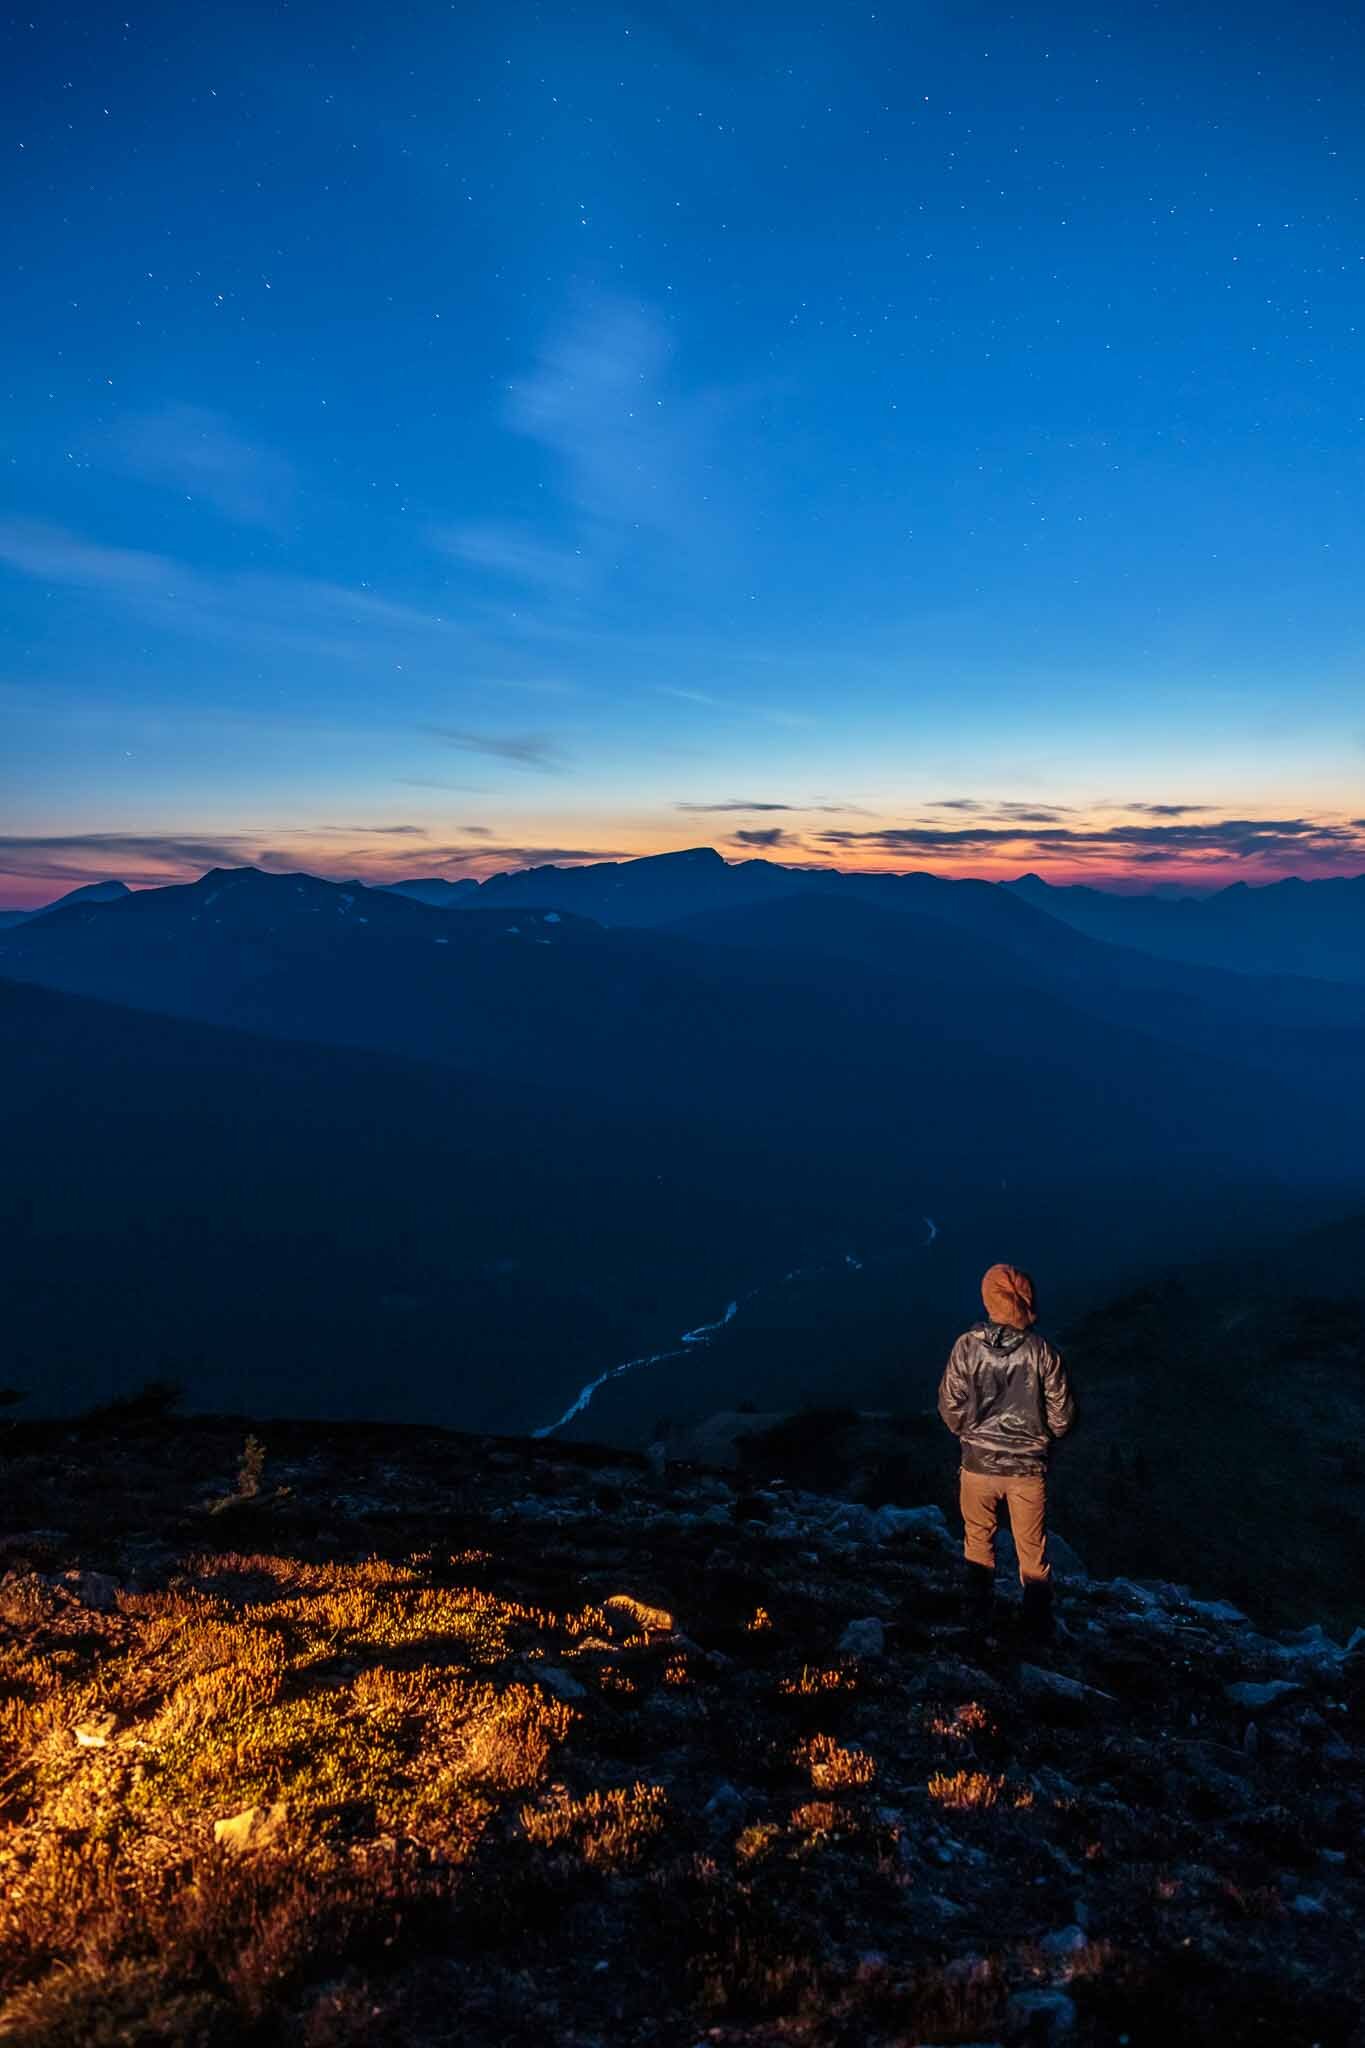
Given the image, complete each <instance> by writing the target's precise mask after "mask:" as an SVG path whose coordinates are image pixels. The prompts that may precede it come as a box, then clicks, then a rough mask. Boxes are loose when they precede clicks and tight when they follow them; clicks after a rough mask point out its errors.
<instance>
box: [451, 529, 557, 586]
mask: <svg viewBox="0 0 1365 2048" xmlns="http://www.w3.org/2000/svg"><path fill="white" fill-rule="evenodd" d="M430 539H431V541H432V544H433V546H435V547H436V548H438V549H440V551H441V552H442V553H443V554H447V555H450V556H452V557H453V558H454V559H455V560H456V561H459V562H467V563H468V564H469V566H470V567H471V568H474V569H486V570H490V571H491V572H492V573H493V574H494V575H495V576H505V577H508V578H509V579H511V580H512V581H513V582H518V583H537V584H540V585H541V586H542V587H543V588H544V589H546V590H581V589H582V587H583V585H584V583H585V581H586V580H587V577H588V573H589V570H588V564H587V562H586V561H585V560H584V556H583V551H582V549H581V548H577V547H556V546H554V545H553V544H552V543H551V542H548V541H543V540H539V539H537V538H536V536H535V535H534V534H530V533H528V532H526V530H525V529H524V528H522V527H517V526H499V525H496V524H492V525H484V526H438V527H433V528H432V530H431V534H430Z"/></svg>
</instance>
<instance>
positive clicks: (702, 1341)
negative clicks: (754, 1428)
mask: <svg viewBox="0 0 1365 2048" xmlns="http://www.w3.org/2000/svg"><path fill="white" fill-rule="evenodd" d="M924 1221H925V1224H926V1225H927V1227H928V1232H929V1234H928V1236H927V1237H926V1238H925V1240H924V1249H925V1250H926V1251H927V1250H928V1248H929V1246H930V1245H931V1244H932V1243H933V1242H934V1240H935V1238H936V1237H937V1236H938V1225H937V1223H935V1221H934V1219H933V1217H932V1216H926V1217H925V1218H924ZM843 1263H844V1264H845V1265H846V1266H849V1267H851V1268H852V1270H853V1271H854V1272H855V1273H856V1272H861V1271H862V1268H863V1261H862V1260H861V1259H859V1258H857V1257H855V1256H854V1254H853V1253H852V1252H847V1253H846V1254H845V1256H844V1261H843ZM818 1270H819V1268H811V1267H806V1266H798V1267H796V1268H795V1270H794V1271H792V1272H790V1273H788V1274H786V1275H785V1277H784V1279H783V1281H782V1285H783V1286H786V1285H787V1283H788V1282H789V1281H792V1280H800V1279H802V1278H803V1277H804V1275H805V1274H806V1273H807V1272H810V1271H818ZM762 1291H763V1290H762V1289H761V1288H758V1287H751V1288H750V1289H749V1292H748V1293H747V1294H745V1295H743V1296H742V1297H741V1298H740V1299H742V1300H743V1301H745V1302H750V1301H752V1300H753V1299H754V1297H755V1295H757V1294H760V1293H762ZM739 1310H740V1302H739V1300H736V1301H732V1302H731V1303H730V1306H729V1307H728V1308H727V1309H726V1311H725V1313H724V1315H723V1316H717V1317H716V1319H715V1321H714V1322H712V1323H698V1325H697V1327H696V1329H695V1330H684V1331H683V1333H682V1336H681V1337H680V1338H679V1339H678V1342H677V1344H676V1345H675V1346H674V1348H673V1349H672V1350H671V1351H647V1352H645V1353H644V1354H643V1355H642V1356H641V1357H639V1358H627V1359H624V1360H623V1361H622V1363H621V1364H620V1365H610V1366H608V1367H607V1370H606V1371H605V1372H600V1373H598V1375H597V1378H596V1379H595V1380H589V1381H588V1384H587V1385H586V1387H583V1388H581V1389H580V1391H579V1394H578V1397H577V1399H576V1400H574V1401H571V1402H570V1404H569V1406H568V1407H567V1408H566V1409H565V1410H564V1413H563V1414H562V1415H560V1416H558V1417H557V1418H556V1419H555V1421H553V1422H546V1423H543V1424H542V1425H541V1427H540V1428H539V1429H534V1430H532V1432H531V1434H532V1436H537V1437H546V1436H553V1435H554V1433H555V1431H556V1430H558V1429H563V1428H564V1426H565V1424H566V1423H569V1422H572V1421H573V1419H574V1417H575V1416H576V1415H582V1414H583V1413H584V1412H585V1411H586V1410H587V1409H588V1408H590V1407H591V1405H592V1397H593V1395H594V1394H595V1393H596V1392H597V1389H598V1388H599V1387H604V1386H605V1385H606V1384H607V1381H608V1380H619V1379H620V1378H621V1375H622V1374H623V1373H628V1372H635V1371H637V1370H638V1369H639V1368H640V1367H641V1366H644V1365H667V1364H669V1363H670V1361H671V1360H673V1359H675V1358H686V1356H687V1354H688V1352H689V1351H690V1350H695V1349H696V1348H697V1347H699V1346H702V1345H706V1344H710V1343H711V1342H712V1340H713V1339H714V1338H716V1337H718V1336H719V1335H720V1332H721V1331H722V1330H723V1329H725V1328H726V1327H727V1325H729V1324H730V1323H732V1322H733V1321H734V1319H735V1317H736V1316H737V1315H738V1314H739Z"/></svg>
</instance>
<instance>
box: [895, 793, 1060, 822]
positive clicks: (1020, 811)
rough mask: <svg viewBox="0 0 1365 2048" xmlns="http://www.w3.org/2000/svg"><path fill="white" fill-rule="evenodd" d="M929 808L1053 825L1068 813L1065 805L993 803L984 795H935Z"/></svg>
mask: <svg viewBox="0 0 1365 2048" xmlns="http://www.w3.org/2000/svg"><path fill="white" fill-rule="evenodd" d="M925 809H926V810H929V811H963V812H966V813H968V814H970V815H971V816H973V817H981V818H1002V819H1007V820H1009V821H1010V822H1011V823H1015V824H1021V825H1025V824H1027V825H1056V824H1060V822H1061V821H1062V819H1063V818H1066V817H1069V816H1070V815H1071V810H1070V806H1069V805H1066V804H1031V803H1005V802H1000V803H993V802H990V801H989V800H988V799H986V798H984V797H975V796H945V797H935V798H934V799H932V801H931V802H929V803H927V804H926V805H925Z"/></svg>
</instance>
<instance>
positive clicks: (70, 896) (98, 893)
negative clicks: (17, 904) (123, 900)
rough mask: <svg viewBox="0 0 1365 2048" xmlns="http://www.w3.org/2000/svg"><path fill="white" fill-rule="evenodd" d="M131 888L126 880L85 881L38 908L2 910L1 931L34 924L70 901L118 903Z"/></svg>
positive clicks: (64, 906) (62, 907)
mask: <svg viewBox="0 0 1365 2048" xmlns="http://www.w3.org/2000/svg"><path fill="white" fill-rule="evenodd" d="M131 894H132V891H131V889H130V888H129V887H128V884H127V883H126V882H83V883H82V884H81V886H80V887H79V888H77V889H69V890H68V891H67V893H66V895H65V896H58V897H57V898H56V900H55V901H54V902H52V903H42V904H39V906H38V908H37V909H36V910H0V931H5V930H8V929H10V928H11V927H12V926H14V925H16V924H32V922H33V920H34V919H35V918H38V917H46V916H47V915H48V914H49V912H51V911H54V910H64V909H65V908H66V907H67V905H68V904H70V903H116V902H117V901H118V899H119V898H120V897H121V896H130V895H131Z"/></svg>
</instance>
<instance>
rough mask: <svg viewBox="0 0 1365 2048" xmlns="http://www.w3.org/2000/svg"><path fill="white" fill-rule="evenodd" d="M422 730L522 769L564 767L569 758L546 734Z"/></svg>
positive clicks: (446, 742) (445, 728)
mask: <svg viewBox="0 0 1365 2048" xmlns="http://www.w3.org/2000/svg"><path fill="white" fill-rule="evenodd" d="M423 730H424V731H425V732H427V733H429V734H430V735H431V737H432V738H433V739H438V740H440V741H442V742H443V744H444V745H445V746H448V747H459V748H461V749H462V750H463V751H464V752H465V753H469V754H491V755H492V756H493V757H494V759H495V760H499V761H513V762H515V763H516V765H517V766H518V767H519V768H541V769H547V770H549V769H561V768H563V767H565V766H566V758H565V755H564V751H563V749H562V748H561V746H560V744H559V742H558V740H554V739H550V738H549V737H548V736H547V735H546V734H545V733H535V732H524V733H489V732H470V731H467V730H466V729H465V728H464V727H463V726H455V725H428V726H425V727H424V728H423Z"/></svg>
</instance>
